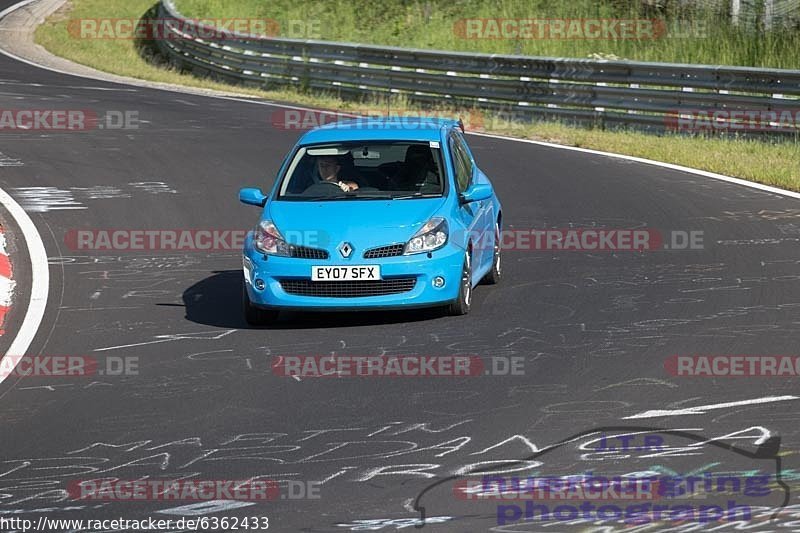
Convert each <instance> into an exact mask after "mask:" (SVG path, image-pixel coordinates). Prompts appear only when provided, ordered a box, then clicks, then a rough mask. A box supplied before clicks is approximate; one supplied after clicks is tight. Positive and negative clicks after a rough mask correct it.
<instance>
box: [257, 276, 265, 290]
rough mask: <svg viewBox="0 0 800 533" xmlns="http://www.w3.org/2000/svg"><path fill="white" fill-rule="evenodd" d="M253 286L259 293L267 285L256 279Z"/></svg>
mask: <svg viewBox="0 0 800 533" xmlns="http://www.w3.org/2000/svg"><path fill="white" fill-rule="evenodd" d="M255 286H256V289H258V290H260V291H263V290H264V287H266V286H267V285H266V284H265V283H264V280H263V279H260V278H259V279H256V282H255Z"/></svg>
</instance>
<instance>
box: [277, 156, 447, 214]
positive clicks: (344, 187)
mask: <svg viewBox="0 0 800 533" xmlns="http://www.w3.org/2000/svg"><path fill="white" fill-rule="evenodd" d="M443 175H444V173H443V172H442V165H441V155H440V150H439V147H438V143H432V142H424V143H423V142H379V143H364V142H361V143H341V144H326V145H317V146H307V147H303V148H301V149H300V150H298V151H297V153H296V154H295V156H294V158H293V159H292V162H291V164H290V165H289V167H288V170H287V172H286V174H285V176H284V177H283V180H282V182H281V185H280V188H279V194H278V198H279V199H282V200H300V201H312V200H313V201H317V200H370V199H397V200H406V199H414V198H427V197H435V196H441V195H442V194H443V192H444V180H443V179H442V176H443Z"/></svg>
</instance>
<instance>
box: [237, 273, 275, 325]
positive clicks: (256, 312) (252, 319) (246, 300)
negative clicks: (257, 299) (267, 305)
mask: <svg viewBox="0 0 800 533" xmlns="http://www.w3.org/2000/svg"><path fill="white" fill-rule="evenodd" d="M242 313H243V314H244V319H245V321H246V322H247V323H248V324H250V325H251V326H269V325H270V324H272V323H274V322H275V321H276V320H278V315H279V314H280V311H275V310H267V309H261V308H260V307H256V306H255V305H253V303H252V302H251V301H250V296H248V295H247V287H246V286H245V282H244V280H242Z"/></svg>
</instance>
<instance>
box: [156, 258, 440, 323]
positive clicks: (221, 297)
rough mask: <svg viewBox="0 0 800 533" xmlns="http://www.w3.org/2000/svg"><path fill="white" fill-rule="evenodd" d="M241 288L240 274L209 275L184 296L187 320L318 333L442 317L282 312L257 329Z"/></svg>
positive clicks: (431, 312) (436, 313)
mask: <svg viewBox="0 0 800 533" xmlns="http://www.w3.org/2000/svg"><path fill="white" fill-rule="evenodd" d="M241 287H242V271H241V270H222V271H215V272H212V275H211V276H209V277H207V278H205V279H203V280H201V281H199V282H197V283H195V284H194V285H192V286H191V287H189V288H187V289H186V290H185V291H184V292H183V304H184V307H185V308H186V319H187V320H189V321H191V322H194V323H196V324H202V325H206V326H214V327H220V328H231V329H317V328H342V327H358V326H374V325H380V324H402V323H405V322H419V321H424V320H431V319H435V318H442V317H443V316H444V315H445V313H444V311H443V310H441V309H437V308H425V309H408V310H399V311H360V312H359V311H353V312H348V311H335V312H296V311H285V312H282V313H281V314H280V318H279V319H278V321H277V322H276V323H275V324H273V325H270V326H266V327H263V328H258V327H254V326H251V325H249V324H247V322H245V320H244V317H243V316H242V305H241V291H242V288H241ZM162 305H166V304H162Z"/></svg>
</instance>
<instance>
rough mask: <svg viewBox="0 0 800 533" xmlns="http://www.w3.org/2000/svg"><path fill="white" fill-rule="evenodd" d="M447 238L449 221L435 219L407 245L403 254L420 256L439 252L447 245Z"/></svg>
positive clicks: (422, 228)
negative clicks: (435, 251)
mask: <svg viewBox="0 0 800 533" xmlns="http://www.w3.org/2000/svg"><path fill="white" fill-rule="evenodd" d="M447 237H448V230H447V221H446V220H445V219H443V218H440V217H433V218H432V219H430V220H429V221H428V222H426V223H425V225H424V226H422V227H421V228H420V229H419V231H418V232H417V233H416V234H415V235H414V236H413V237H411V240H410V241H408V242H407V243H406V248H405V250H404V251H403V254H404V255H411V254H420V253H424V252H432V251H433V250H438V249H439V248H441V247H442V246H444V245H445V244H447Z"/></svg>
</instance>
